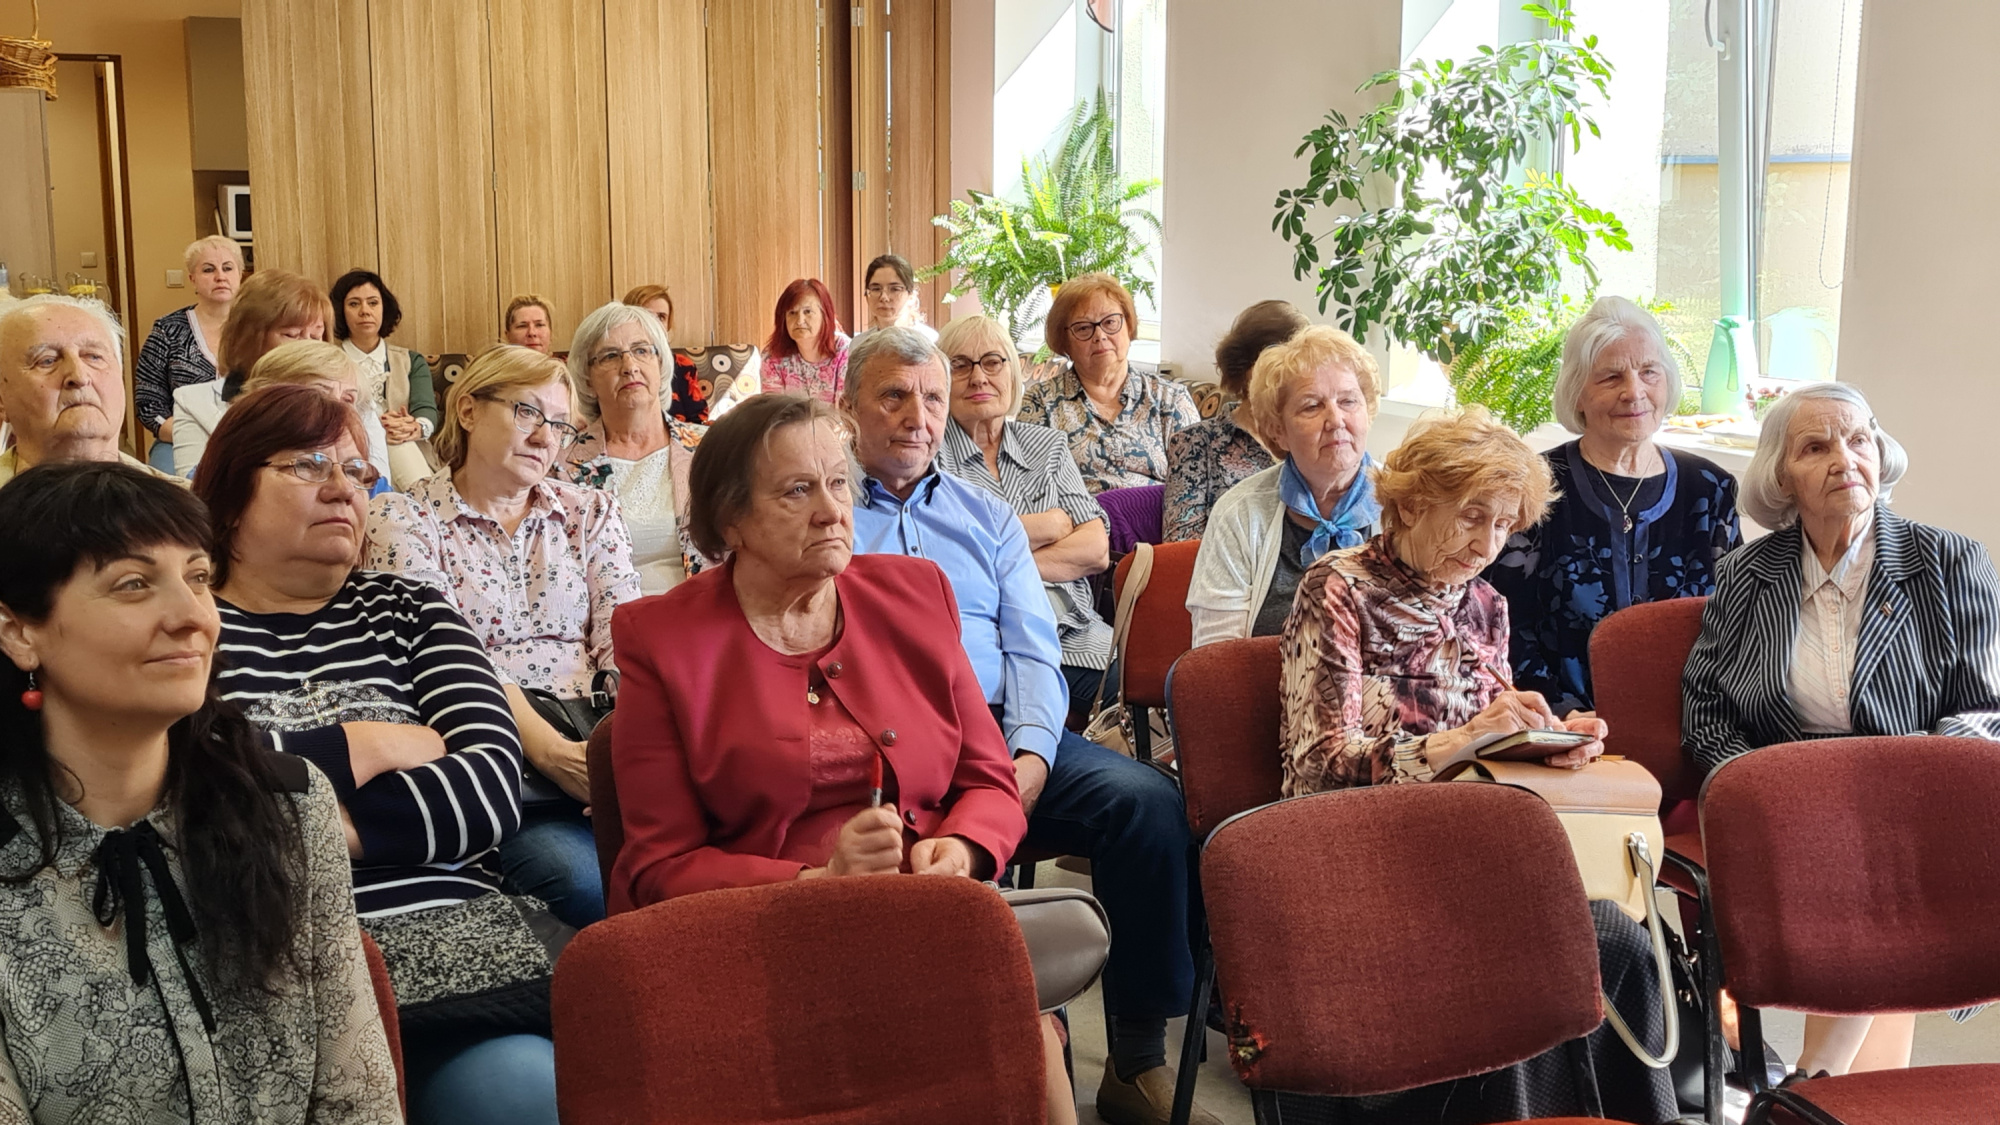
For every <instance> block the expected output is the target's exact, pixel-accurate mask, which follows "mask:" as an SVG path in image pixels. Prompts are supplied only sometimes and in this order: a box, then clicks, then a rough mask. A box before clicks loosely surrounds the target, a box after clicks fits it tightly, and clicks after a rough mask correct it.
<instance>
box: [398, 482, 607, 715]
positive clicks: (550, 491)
mask: <svg viewBox="0 0 2000 1125" xmlns="http://www.w3.org/2000/svg"><path fill="white" fill-rule="evenodd" d="M369 508H370V511H369V521H368V546H367V549H366V551H365V553H364V555H363V558H362V561H361V565H362V567H363V568H365V569H368V570H384V571H389V572H391V573H394V574H400V575H402V576H403V577H405V578H413V579H415V580H417V581H419V582H423V583H426V584H428V585H430V586H434V587H436V588H437V589H438V590H440V591H442V592H443V593H444V596H445V597H446V598H447V599H448V600H449V601H450V602H451V603H452V606H453V607H454V608H456V609H457V610H458V611H459V613H461V614H463V615H464V617H465V621H466V624H468V625H470V626H471V627H472V631H473V632H475V633H477V634H479V639H480V640H481V641H482V642H483V643H484V644H485V646H486V652H487V655H488V656H490V657H491V658H492V660H493V664H494V666H495V667H496V668H497V669H498V670H499V671H500V674H501V675H502V676H504V677H506V678H507V679H509V680H512V681H513V682H514V683H516V684H519V685H520V686H521V687H524V688H537V689H540V690H542V691H547V692H552V693H554V694H555V695H556V696H558V697H560V698H564V699H575V698H581V697H584V696H587V695H589V694H590V680H591V675H592V673H594V672H597V671H599V670H602V669H609V668H613V667H615V665H614V663H613V661H612V653H611V611H612V610H614V609H616V608H618V607H619V606H620V605H623V604H624V603H626V602H629V601H631V600H633V599H634V598H637V597H638V596H639V574H638V572H637V571H635V570H634V569H633V568H632V540H631V538H630V537H629V536H628V535H627V534H626V532H625V521H624V519H623V518H621V517H620V515H619V513H618V500H617V498H616V497H614V496H612V495H611V494H610V493H608V492H600V491H598V490H595V489H585V488H579V487H577V486H576V485H573V484H563V483H561V482H559V481H554V480H544V481H542V482H540V483H538V484H536V485H535V487H534V491H533V492H532V493H531V494H530V496H529V500H528V514H527V516H526V518H524V519H523V520H522V521H521V526H520V527H518V528H516V529H515V531H514V534H513V535H512V536H511V537H510V536H509V535H508V534H507V532H506V531H505V529H503V528H502V527H501V526H500V524H499V522H498V521H496V520H494V519H493V518H491V517H490V516H486V515H484V514H482V513H480V512H477V511H474V510H473V509H472V508H471V507H470V506H469V505H467V504H466V502H465V499H464V498H463V497H461V496H460V495H459V493H458V488H457V487H456V486H455V485H453V484H452V479H451V474H450V473H438V474H437V475H435V476H432V477H429V478H428V479H426V480H424V481H423V482H422V483H420V484H418V485H417V486H416V488H415V489H413V490H411V491H410V492H407V493H402V492H385V493H383V494H382V495H380V496H377V497H376V498H375V499H374V501H373V502H372V503H371V504H370V505H369Z"/></svg>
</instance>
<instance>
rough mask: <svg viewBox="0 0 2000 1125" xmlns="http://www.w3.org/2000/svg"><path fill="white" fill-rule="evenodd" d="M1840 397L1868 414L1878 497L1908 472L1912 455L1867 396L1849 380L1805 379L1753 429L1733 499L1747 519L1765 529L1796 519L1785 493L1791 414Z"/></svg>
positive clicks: (1795, 509)
mask: <svg viewBox="0 0 2000 1125" xmlns="http://www.w3.org/2000/svg"><path fill="white" fill-rule="evenodd" d="M1828 400H1831V401H1834V402H1844V403H1847V404H1848V405H1849V406H1853V407H1855V408H1856V409H1858V410H1860V411H1861V413H1863V414H1865V415H1867V416H1868V428H1869V429H1870V430H1873V431H1874V433H1875V452H1876V454H1877V456H1878V458H1879V459H1880V461H1881V465H1880V467H1879V469H1878V470H1877V473H1876V485H1877V489H1878V491H1877V493H1876V496H1877V498H1878V499H1882V500H1887V499H1888V498H1889V493H1890V490H1892V489H1893V488H1895V486H1896V482H1897V481H1899V480H1902V479H1903V474H1904V473H1906V472H1908V471H1909V468H1910V456H1909V454H1907V453H1904V452H1903V446H1902V443H1901V442H1898V441H1897V440H1896V439H1895V438H1892V437H1890V436H1889V433H1888V431H1886V430H1884V429H1883V428H1882V426H1881V424H1880V423H1878V422H1876V421H1875V411H1874V410H1873V409H1871V408H1870V407H1869V405H1868V399H1867V397H1866V396H1865V395H1863V394H1862V393H1861V392H1860V391H1858V390H1856V389H1855V388H1854V387H1853V385H1852V384H1848V383H1807V384H1805V385H1804V386H1802V387H1800V388H1798V389H1797V390H1795V391H1792V392H1791V393H1789V394H1787V395H1785V397H1783V398H1781V399H1779V400H1778V402H1777V405H1775V406H1773V407H1771V410H1770V412H1769V413H1767V414H1765V415H1764V423H1763V428H1762V430H1760V431H1759V432H1758V434H1757V452H1756V453H1754V454H1752V455H1751V457H1750V467H1749V468H1748V469H1746V470H1744V473H1743V491H1742V495H1741V496H1740V497H1739V498H1738V499H1737V504H1738V505H1739V506H1740V507H1741V508H1742V509H1743V511H1744V513H1745V514H1747V515H1748V516H1749V517H1750V518H1751V519H1753V520H1756V521H1757V522H1758V523H1760V524H1763V525H1764V526H1765V527H1768V528H1773V529H1776V528H1781V527H1789V526H1791V525H1792V523H1793V522H1795V521H1796V520H1797V519H1798V518H1799V504H1798V501H1797V500H1795V499H1793V498H1792V497H1791V496H1789V495H1787V494H1786V492H1785V481H1784V473H1785V449H1786V447H1787V446H1788V445H1789V443H1790V441H1791V431H1792V416H1793V415H1795V414H1797V413H1798V412H1799V407H1800V406H1801V405H1803V404H1805V403H1807V402H1812V401H1822V402H1823V401H1828Z"/></svg>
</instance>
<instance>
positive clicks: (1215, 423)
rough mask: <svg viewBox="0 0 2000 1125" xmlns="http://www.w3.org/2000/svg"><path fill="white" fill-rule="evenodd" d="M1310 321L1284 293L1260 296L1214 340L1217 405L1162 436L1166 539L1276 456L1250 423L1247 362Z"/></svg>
mask: <svg viewBox="0 0 2000 1125" xmlns="http://www.w3.org/2000/svg"><path fill="white" fill-rule="evenodd" d="M1308 323H1309V322H1308V321H1307V320H1306V318H1305V314H1304V313H1302V312H1300V311H1299V310H1298V309H1297V308H1295V307H1293V305H1292V303H1291V302H1290V301H1259V302H1257V303H1256V304H1254V305H1251V306H1250V307H1249V308H1247V309H1244V310H1243V311H1242V313H1240V314H1239V315H1238V316H1237V317H1236V323H1235V324H1232V325H1230V326H1229V335H1227V336H1224V337H1223V338H1222V342H1221V343H1219V344H1217V345H1215V370H1216V372H1217V373H1218V374H1220V375H1221V377H1222V384H1221V385H1222V409H1221V410H1220V411H1219V412H1217V413H1216V415H1215V417H1213V418H1203V419H1202V420H1201V421H1199V422H1196V423H1195V424H1194V425H1192V426H1189V427H1188V428H1187V429H1185V430H1182V431H1181V432H1180V433H1177V434H1175V435H1174V436H1173V437H1171V438H1169V439H1168V440H1167V497H1166V504H1165V508H1164V515H1163V519H1162V521H1161V524H1162V527H1163V529H1164V534H1165V538H1166V541H1167V542H1169V543H1179V542H1183V541H1185V540H1188V539H1199V538H1201V533H1202V531H1203V530H1205V529H1206V528H1207V527H1208V513H1209V510H1210V509H1211V508H1214V507H1215V502H1216V501H1217V500H1220V499H1222V494H1223V493H1225V492H1228V491H1229V490H1230V489H1232V488H1234V487H1236V485H1237V484H1238V483H1240V482H1242V481H1243V480H1245V479H1247V478H1248V477H1250V476H1251V475H1253V474H1255V473H1259V472H1262V471H1263V470H1265V469H1268V468H1270V467H1271V466H1272V465H1274V464H1276V463H1277V462H1276V461H1275V460H1274V459H1273V458H1272V456H1271V451H1270V450H1268V449H1265V448H1264V445H1263V443H1262V442H1260V441H1258V440H1257V437H1256V435H1255V434H1254V433H1253V432H1252V431H1251V427H1250V409H1249V404H1248V403H1247V402H1246V401H1245V400H1246V399H1247V398H1248V397H1249V394H1250V369H1251V368H1252V367H1254V366H1256V364H1257V357H1258V356H1260V355H1263V354H1264V349H1265V348H1268V347H1271V346H1272V345H1274V344H1282V343H1284V342H1285V341H1286V340H1289V339H1291V338H1292V337H1293V336H1294V335H1297V333H1298V331H1299V329H1301V328H1304V327H1305V326H1306V325H1307V324H1308Z"/></svg>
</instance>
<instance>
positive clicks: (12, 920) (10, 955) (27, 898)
mask: <svg viewBox="0 0 2000 1125" xmlns="http://www.w3.org/2000/svg"><path fill="white" fill-rule="evenodd" d="M307 773H308V775H309V780H308V783H307V787H306V789H305V790H304V791H303V792H298V793H289V794H286V797H287V799H289V800H290V801H291V802H292V805H293V808H294V810H295V812H296V814H297V817H298V822H299V828H300V830H301V832H302V833H303V835H304V838H305V870H303V871H301V872H299V873H298V879H299V887H300V892H301V893H300V898H301V902H300V906H301V913H300V916H299V918H298V919H297V923H296V925H297V936H296V937H295V938H294V939H293V942H294V944H293V949H294V952H295V953H296V955H297V959H298V960H297V963H298V965H299V966H300V968H301V969H302V970H303V973H302V974H301V975H299V976H296V977H291V978H290V979H287V980H284V981H281V982H280V985H279V992H278V994H277V995H275V996H269V995H265V994H263V993H261V992H255V991H247V992H246V991H244V990H224V989H219V988H218V987H217V986H216V983H215V982H214V981H213V979H211V977H210V975H209V972H208V970H207V966H206V964H205V963H204V960H203V958H202V957H201V956H200V954H199V953H198V952H197V951H196V948H195V945H196V943H194V942H189V943H187V944H185V945H183V946H182V947H181V949H182V950H184V952H185V954H186V959H185V961H182V960H181V957H180V956H178V955H177V953H176V948H175V942H174V939H173V936H172V934H171V933H170V932H169V930H168V923H167V915H166V911H165V909H164V908H163V906H162V905H161V900H160V894H159V891H158V890H157V889H156V888H155V886H154V885H153V884H152V882H151V880H150V879H149V880H147V882H146V890H145V904H144V906H143V908H142V909H144V911H145V914H146V945H145V950H146V953H145V959H144V962H145V963H150V965H151V972H150V974H149V976H148V979H147V983H145V984H143V985H141V984H134V983H133V981H132V973H131V966H130V963H129V961H130V955H129V952H128V950H127V948H126V944H125V933H124V930H123V924H124V923H123V920H122V918H121V919H119V920H118V921H119V925H117V926H115V927H106V926H103V925H100V924H99V923H98V921H97V917H96V915H95V912H94V906H93V902H94V899H95V898H96V893H97V890H98V886H99V873H98V871H97V869H96V868H97V861H96V858H95V857H96V854H97V850H98V847H99V845H100V844H102V842H103V841H104V839H105V837H106V835H107V834H108V833H107V830H106V829H104V828H102V827H100V826H98V825H96V824H93V823H91V822H90V821H88V820H86V819H84V817H83V814H81V813H79V812H77V811H76V810H75V809H74V808H71V807H70V806H69V805H66V804H62V803H60V802H58V803H57V805H56V807H55V810H54V811H55V815H56V819H57V820H58V821H59V822H60V826H61V828H62V839H61V842H60V843H59V844H58V845H57V848H56V854H55V864H54V866H52V867H45V868H43V869H42V870H41V871H39V872H37V873H36V874H35V875H34V876H33V877H32V878H30V879H28V881H26V882H25V883H13V884H8V885H5V886H0V950H4V951H5V963H6V972H5V974H4V978H0V1045H4V1048H5V1056H4V1057H0V1121H5V1122H10V1123H11V1122H30V1121H32V1122H42V1123H55V1122H64V1123H68V1122H76V1123H79V1125H81V1123H84V1122H88V1123H90V1125H168V1123H170V1122H187V1121H201V1122H205V1123H210V1125H267V1123H269V1125H304V1123H306V1122H313V1123H316V1125H361V1123H370V1125H377V1123H379V1125H388V1123H391V1122H398V1121H401V1120H402V1119H403V1115H402V1111H401V1110H400V1109H399V1108H398V1106H397V1103H396V1069H395V1063H394V1062H393V1061H392V1060H391V1057H390V1054H389V1041H388V1039H387V1037H386V1036H385V1035H384V1034H383V1031H382V1017H381V1015H380V1013H379V1012H378V1011H377V1010H376V1007H375V992H374V986H373V985H372V984H371V983H370V981H369V977H368V964H367V962H366V961H365V960H364V959H363V956H362V952H361V930H360V928H359V927H358V926H357V925H356V924H355V918H354V895H353V892H352V890H351V889H350V887H351V884H350V883H349V881H348V879H349V876H348V860H347V844H346V841H345V840H343V839H342V837H341V831H340V813H339V808H338V806H337V805H336V804H335V803H334V796H333V787H332V786H331V785H329V784H328V783H327V779H326V777H325V775H323V774H321V773H320V772H319V771H318V770H317V769H308V770H307ZM0 804H4V807H5V810H6V811H5V813H0V823H4V824H5V825H6V827H7V829H9V831H6V832H5V838H6V842H5V844H4V845H0V871H6V872H9V873H11V872H16V871H20V870H23V869H25V868H26V867H28V866H30V865H32V864H33V863H34V861H35V860H36V859H37V858H38V856H39V852H40V849H41V845H40V843H39V842H38V837H37V836H36V833H35V828H34V821H33V819H32V818H31V817H29V816H28V815H27V813H26V811H25V810H26V803H25V799H24V798H23V796H22V794H21V790H20V787H19V786H18V785H16V784H12V783H10V784H9V785H8V786H7V788H6V791H5V793H4V798H0ZM178 821H179V818H178V817H176V816H175V815H173V812H172V808H171V806H170V805H167V804H164V803H163V804H162V805H160V806H159V807H158V808H155V809H154V810H153V811H152V812H151V813H150V814H148V815H147V817H146V819H145V822H144V823H145V824H147V825H150V826H151V828H152V830H153V832H155V833H157V834H158V836H159V838H160V841H161V843H162V845H163V847H162V850H163V851H164V852H165V854H166V862H167V871H168V873H169V874H170V875H171V876H172V878H173V879H174V881H175V883H176V884H177V885H179V886H180V887H182V888H185V887H186V885H187V883H186V879H187V874H186V871H185V870H184V869H183V867H182V860H181V855H180V852H179V850H178V849H177V848H175V847H174V846H173V845H174V840H175V838H176V837H177V835H178V834H179V827H178ZM127 908H128V907H127V905H126V904H125V903H122V902H121V903H119V905H118V909H119V910H120V911H121V914H122V912H123V911H124V910H125V909H127ZM183 966H185V968H184V967H183ZM191 985H193V986H194V987H198V988H199V989H200V990H201V993H202V994H203V995H204V996H205V997H206V998H207V999H208V1001H209V1002H210V1004H211V1005H212V1007H211V1009H210V1010H211V1012H212V1013H213V1015H214V1019H215V1031H214V1032H213V1033H212V1034H204V1032H203V1023H202V1018H201V1011H200V1008H199V1007H198V1005H197V1002H196V1000H195V998H194V997H195V992H194V987H190V986H191Z"/></svg>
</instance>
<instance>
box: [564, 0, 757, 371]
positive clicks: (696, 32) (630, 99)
mask: <svg viewBox="0 0 2000 1125" xmlns="http://www.w3.org/2000/svg"><path fill="white" fill-rule="evenodd" d="M604 55H605V62H604V79H605V111H606V120H607V126H608V136H609V138H610V183H609V187H610V197H611V241H610V254H611V296H612V297H613V298H616V297H619V296H623V295H624V293H625V292H626V291H627V290H629V289H631V288H632V287H633V286H635V285H643V284H647V283H652V284H657V285H664V286H666V287H667V288H668V289H669V290H670V291H672V293H673V297H674V331H673V338H674V342H675V343H676V344H687V345H690V346H693V345H700V344H705V343H710V342H740V341H725V340H723V338H722V337H719V336H717V335H716V334H715V231H714V228H713V226H712V224H711V210H710V206H709V195H708V179H709V172H708V44H707V33H706V31H705V30H704V28H703V4H702V0H605V3H604ZM738 80H739V81H748V80H749V79H748V77H747V76H741V77H739V78H738ZM742 339H747V337H744V338H742ZM757 340H758V342H760V343H761V342H762V340H763V337H762V336H759V337H757Z"/></svg>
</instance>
